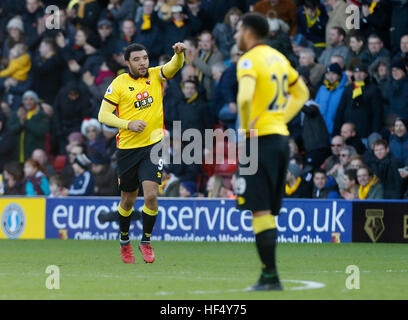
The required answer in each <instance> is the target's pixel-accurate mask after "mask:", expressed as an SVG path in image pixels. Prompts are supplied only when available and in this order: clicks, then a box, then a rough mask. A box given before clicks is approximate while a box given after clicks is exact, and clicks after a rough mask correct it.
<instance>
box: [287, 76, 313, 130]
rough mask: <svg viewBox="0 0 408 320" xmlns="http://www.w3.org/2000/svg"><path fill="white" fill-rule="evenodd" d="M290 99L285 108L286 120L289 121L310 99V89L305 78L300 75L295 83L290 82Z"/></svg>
mask: <svg viewBox="0 0 408 320" xmlns="http://www.w3.org/2000/svg"><path fill="white" fill-rule="evenodd" d="M288 92H289V95H290V96H289V100H288V103H287V105H286V108H285V115H284V120H285V122H286V123H288V122H289V121H290V120H292V118H293V117H294V116H295V115H296V114H297V113H298V112H299V111H300V110H301V109H302V107H303V106H304V104H305V102H306V101H307V100H308V99H309V89H308V88H307V86H306V84H305V82H304V81H303V79H302V78H301V77H300V76H298V77H297V78H296V80H295V81H294V82H293V83H289V88H288Z"/></svg>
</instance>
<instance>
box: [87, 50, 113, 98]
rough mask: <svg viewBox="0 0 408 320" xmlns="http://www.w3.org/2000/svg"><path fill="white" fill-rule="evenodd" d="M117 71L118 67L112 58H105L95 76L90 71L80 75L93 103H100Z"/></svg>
mask: <svg viewBox="0 0 408 320" xmlns="http://www.w3.org/2000/svg"><path fill="white" fill-rule="evenodd" d="M119 69H120V66H119V65H118V63H117V62H116V61H115V60H114V59H113V58H112V57H106V58H105V60H104V61H103V62H102V64H101V65H100V67H99V69H98V72H97V74H96V75H95V76H94V75H93V74H92V73H91V72H90V71H86V72H85V73H84V74H83V75H82V81H83V82H84V83H85V84H86V85H87V87H88V90H89V92H90V94H91V95H92V97H93V98H94V100H95V101H102V99H103V96H104V95H105V92H106V89H107V88H108V86H109V84H110V83H111V82H112V80H113V79H114V78H115V77H116V75H117V72H118V71H119Z"/></svg>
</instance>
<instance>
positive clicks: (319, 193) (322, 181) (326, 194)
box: [312, 169, 340, 199]
mask: <svg viewBox="0 0 408 320" xmlns="http://www.w3.org/2000/svg"><path fill="white" fill-rule="evenodd" d="M313 184H314V188H313V194H312V198H313V199H338V198H340V195H339V193H338V192H337V185H336V184H332V185H330V184H329V183H328V178H327V175H326V171H324V170H323V169H316V170H315V171H314V173H313Z"/></svg>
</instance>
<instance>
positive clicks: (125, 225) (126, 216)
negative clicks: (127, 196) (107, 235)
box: [118, 203, 133, 245]
mask: <svg viewBox="0 0 408 320" xmlns="http://www.w3.org/2000/svg"><path fill="white" fill-rule="evenodd" d="M118 212H119V230H120V244H121V245H127V244H129V242H130V240H129V228H130V215H131V214H132V212H133V208H132V209H130V210H129V211H126V210H125V209H123V208H122V207H121V204H120V203H119V206H118Z"/></svg>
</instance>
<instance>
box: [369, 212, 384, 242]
mask: <svg viewBox="0 0 408 320" xmlns="http://www.w3.org/2000/svg"><path fill="white" fill-rule="evenodd" d="M365 214H366V218H367V219H366V223H365V226H364V230H365V232H366V233H367V235H368V236H369V237H370V239H371V241H372V242H377V240H378V239H380V237H381V235H382V233H383V232H384V230H385V226H384V221H383V218H384V210H381V209H367V210H366V212H365Z"/></svg>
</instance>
